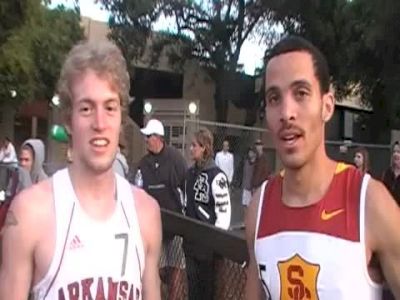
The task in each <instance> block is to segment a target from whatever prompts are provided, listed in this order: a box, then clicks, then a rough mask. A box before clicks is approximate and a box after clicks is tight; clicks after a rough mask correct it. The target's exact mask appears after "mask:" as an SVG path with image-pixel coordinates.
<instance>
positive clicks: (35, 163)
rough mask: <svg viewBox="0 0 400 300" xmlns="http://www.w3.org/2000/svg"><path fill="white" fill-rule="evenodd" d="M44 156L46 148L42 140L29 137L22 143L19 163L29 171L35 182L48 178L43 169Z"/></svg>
mask: <svg viewBox="0 0 400 300" xmlns="http://www.w3.org/2000/svg"><path fill="white" fill-rule="evenodd" d="M44 158H45V149H44V144H43V142H42V141H41V140H39V139H29V140H26V141H25V142H24V143H23V144H22V146H21V150H20V153H19V163H20V166H21V167H22V168H24V169H25V170H27V171H28V172H29V174H30V176H31V181H32V183H33V184H35V183H38V182H39V181H42V180H44V179H46V178H47V174H46V173H45V172H44V170H43V162H44Z"/></svg>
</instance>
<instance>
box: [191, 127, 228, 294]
mask: <svg viewBox="0 0 400 300" xmlns="http://www.w3.org/2000/svg"><path fill="white" fill-rule="evenodd" d="M213 142H214V141H213V136H212V134H211V132H210V131H209V130H207V129H200V130H199V131H197V132H196V133H195V134H194V136H193V139H192V143H191V146H190V154H191V158H192V160H193V161H194V165H193V166H192V167H191V168H190V169H189V170H188V173H187V176H186V184H185V196H186V197H185V198H186V215H187V216H188V217H191V218H194V219H197V220H200V221H203V222H206V223H208V224H212V225H214V226H216V227H218V228H221V229H224V230H227V229H228V228H229V225H230V221H231V200H230V195H229V184H228V178H227V176H226V175H225V173H224V172H223V171H222V170H221V169H220V168H219V167H218V166H217V165H216V164H215V162H214V160H213ZM184 251H185V256H186V272H187V276H188V285H189V286H188V287H189V288H188V290H189V299H190V300H195V299H199V300H200V299H209V300H212V299H214V273H215V272H214V255H213V254H212V253H211V252H210V250H209V249H205V248H204V247H201V245H199V244H196V245H194V244H190V243H189V242H184Z"/></svg>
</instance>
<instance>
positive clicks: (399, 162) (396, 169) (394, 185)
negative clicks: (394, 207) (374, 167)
mask: <svg viewBox="0 0 400 300" xmlns="http://www.w3.org/2000/svg"><path fill="white" fill-rule="evenodd" d="M399 175H400V143H399V142H398V141H396V142H395V143H394V144H393V147H392V161H391V166H390V167H389V168H388V169H387V170H386V171H385V172H384V173H383V178H382V181H383V183H384V184H385V186H386V188H387V189H388V190H389V191H390V193H391V194H392V197H393V198H394V199H395V200H396V202H397V204H399V205H400V176H399Z"/></svg>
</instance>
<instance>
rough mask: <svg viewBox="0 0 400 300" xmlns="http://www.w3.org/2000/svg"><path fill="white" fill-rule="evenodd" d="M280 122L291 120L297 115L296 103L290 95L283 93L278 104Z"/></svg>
mask: <svg viewBox="0 0 400 300" xmlns="http://www.w3.org/2000/svg"><path fill="white" fill-rule="evenodd" d="M280 108H281V109H280V120H281V122H287V121H293V120H295V119H296V117H297V113H296V111H297V103H296V101H295V100H294V99H293V97H292V96H291V95H285V96H284V97H283V99H282V102H281V105H280Z"/></svg>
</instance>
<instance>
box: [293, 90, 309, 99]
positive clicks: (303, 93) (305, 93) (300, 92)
mask: <svg viewBox="0 0 400 300" xmlns="http://www.w3.org/2000/svg"><path fill="white" fill-rule="evenodd" d="M309 95H310V93H309V92H308V91H307V90H305V89H299V90H298V91H297V92H296V96H297V97H298V98H305V97H307V96H309Z"/></svg>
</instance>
